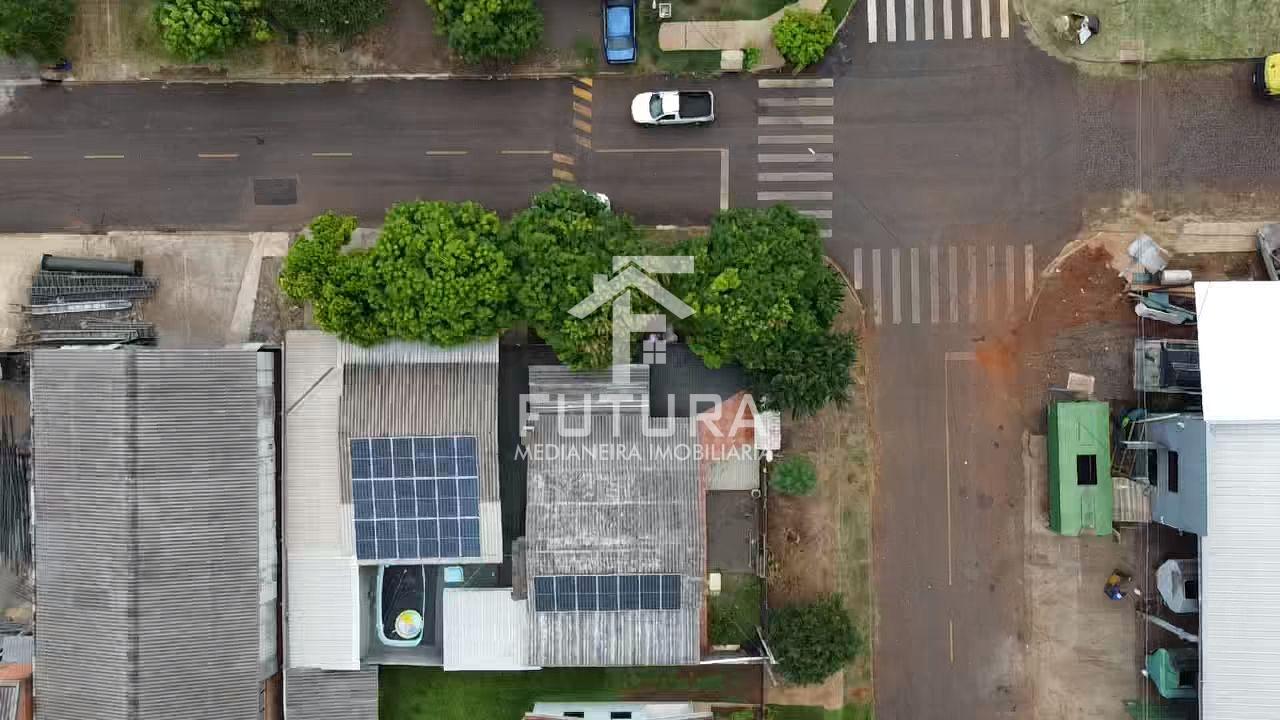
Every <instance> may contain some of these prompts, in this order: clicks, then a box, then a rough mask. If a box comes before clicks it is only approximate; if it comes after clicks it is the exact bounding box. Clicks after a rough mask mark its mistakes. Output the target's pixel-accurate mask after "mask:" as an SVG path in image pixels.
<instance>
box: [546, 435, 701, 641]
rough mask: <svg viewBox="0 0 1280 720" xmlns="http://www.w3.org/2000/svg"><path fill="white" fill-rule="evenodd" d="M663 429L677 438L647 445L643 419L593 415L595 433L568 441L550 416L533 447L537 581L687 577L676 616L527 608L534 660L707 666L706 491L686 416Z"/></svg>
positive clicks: (663, 612) (654, 439) (669, 613)
mask: <svg viewBox="0 0 1280 720" xmlns="http://www.w3.org/2000/svg"><path fill="white" fill-rule="evenodd" d="M577 420H578V421H581V420H582V419H581V418H578V419H577ZM615 422H616V423H617V426H616V428H615V427H614V423H615ZM662 424H663V425H664V426H666V425H668V424H669V425H671V426H673V427H674V430H675V432H674V434H672V435H670V436H667V437H645V436H644V433H643V432H642V430H643V428H644V427H645V425H646V418H645V417H644V416H642V415H639V414H630V413H622V414H619V415H614V416H610V415H594V416H593V417H592V418H591V426H590V432H589V433H587V434H586V435H585V436H579V437H569V436H567V435H568V434H567V433H566V434H564V435H562V434H560V433H558V432H557V431H556V419H555V418H553V417H548V418H542V419H540V420H539V421H538V423H537V424H536V426H535V428H534V430H533V432H532V433H531V434H530V436H529V437H528V438H527V439H526V443H525V444H526V447H527V448H528V450H529V455H528V465H529V470H528V475H529V488H528V504H527V520H526V541H527V573H528V576H529V577H530V578H537V577H544V576H556V575H626V574H637V573H653V574H673V575H677V576H679V578H680V609H679V610H624V611H610V612H546V611H542V612H539V611H537V610H535V609H534V605H533V604H532V603H531V604H530V605H529V613H530V620H529V621H530V626H531V636H530V647H529V664H531V665H540V666H610V665H678V664H689V663H696V662H697V661H698V660H699V658H700V647H701V616H702V597H703V585H704V574H705V571H706V560H705V557H706V520H705V516H704V513H705V501H704V490H703V488H702V487H701V483H700V481H699V473H698V461H697V458H696V456H695V453H694V452H693V451H692V450H693V446H694V445H696V440H695V439H693V438H692V437H691V434H690V427H689V420H687V419H684V418H673V419H671V420H669V421H663V423H662ZM615 430H616V431H615ZM610 448H612V449H610ZM619 449H621V454H619Z"/></svg>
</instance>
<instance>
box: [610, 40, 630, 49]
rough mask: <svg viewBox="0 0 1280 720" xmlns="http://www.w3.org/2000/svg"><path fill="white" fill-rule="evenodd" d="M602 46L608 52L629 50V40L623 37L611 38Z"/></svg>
mask: <svg viewBox="0 0 1280 720" xmlns="http://www.w3.org/2000/svg"><path fill="white" fill-rule="evenodd" d="M604 46H605V47H606V48H608V49H610V50H630V49H631V40H630V38H625V37H611V38H609V40H608V42H606V43H605V44H604Z"/></svg>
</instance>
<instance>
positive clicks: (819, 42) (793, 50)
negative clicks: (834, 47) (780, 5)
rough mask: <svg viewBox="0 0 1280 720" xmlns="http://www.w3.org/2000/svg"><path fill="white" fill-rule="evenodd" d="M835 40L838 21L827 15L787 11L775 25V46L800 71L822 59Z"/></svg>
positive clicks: (804, 11)
mask: <svg viewBox="0 0 1280 720" xmlns="http://www.w3.org/2000/svg"><path fill="white" fill-rule="evenodd" d="M835 39H836V21H835V19H834V18H832V17H831V16H830V15H828V14H827V13H825V12H817V13H815V12H809V11H808V10H788V11H786V12H785V13H783V15H782V19H781V20H779V21H778V24H777V25H774V26H773V44H774V45H775V46H777V48H778V52H780V53H782V57H784V58H786V59H787V62H789V63H791V64H792V65H795V66H796V67H797V68H804V67H808V66H809V65H812V64H814V63H816V62H818V61H819V60H821V59H822V56H823V55H825V54H826V52H827V48H829V47H831V43H833V42H835Z"/></svg>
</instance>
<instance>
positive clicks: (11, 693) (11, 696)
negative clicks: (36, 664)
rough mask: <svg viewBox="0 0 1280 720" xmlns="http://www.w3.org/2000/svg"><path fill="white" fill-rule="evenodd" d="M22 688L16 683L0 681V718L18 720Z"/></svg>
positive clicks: (2, 719)
mask: <svg viewBox="0 0 1280 720" xmlns="http://www.w3.org/2000/svg"><path fill="white" fill-rule="evenodd" d="M20 695H21V690H20V689H19V688H18V686H17V685H16V684H14V683H0V720H18V699H19V697H20Z"/></svg>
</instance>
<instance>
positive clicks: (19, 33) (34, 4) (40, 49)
mask: <svg viewBox="0 0 1280 720" xmlns="http://www.w3.org/2000/svg"><path fill="white" fill-rule="evenodd" d="M74 14H75V3H74V2H73V0H0V53H4V54H5V55H12V56H15V57H16V56H24V55H26V56H30V57H33V58H35V59H36V60H41V61H52V60H57V59H59V58H61V57H62V52H63V48H64V47H65V45H66V43H67V34H68V33H69V32H70V31H71V21H72V18H73V16H74Z"/></svg>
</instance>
